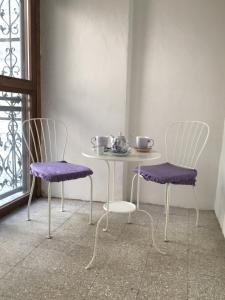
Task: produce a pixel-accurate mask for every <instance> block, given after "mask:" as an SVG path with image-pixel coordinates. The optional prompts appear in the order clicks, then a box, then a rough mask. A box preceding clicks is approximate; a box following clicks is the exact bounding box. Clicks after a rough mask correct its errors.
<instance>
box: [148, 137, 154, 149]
mask: <svg viewBox="0 0 225 300" xmlns="http://www.w3.org/2000/svg"><path fill="white" fill-rule="evenodd" d="M153 146H154V140H153V139H149V140H148V148H151V147H153Z"/></svg>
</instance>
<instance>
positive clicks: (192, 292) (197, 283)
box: [188, 274, 217, 300]
mask: <svg viewBox="0 0 225 300" xmlns="http://www.w3.org/2000/svg"><path fill="white" fill-rule="evenodd" d="M216 282H217V281H216V279H215V278H214V277H211V276H207V275H198V274H195V275H194V276H191V277H189V281H188V299H189V300H217V298H215V286H216Z"/></svg>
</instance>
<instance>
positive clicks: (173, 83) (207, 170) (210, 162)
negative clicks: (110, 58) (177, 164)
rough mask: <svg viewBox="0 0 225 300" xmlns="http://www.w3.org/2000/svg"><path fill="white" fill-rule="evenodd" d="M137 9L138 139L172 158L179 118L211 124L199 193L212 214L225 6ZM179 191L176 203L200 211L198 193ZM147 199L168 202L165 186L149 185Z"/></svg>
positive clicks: (153, 1) (224, 95)
mask: <svg viewBox="0 0 225 300" xmlns="http://www.w3.org/2000/svg"><path fill="white" fill-rule="evenodd" d="M133 11H134V16H133V49H132V56H133V59H132V68H131V69H132V79H131V87H132V92H131V103H130V105H131V107H130V139H131V140H132V139H133V138H134V137H135V136H136V135H149V136H150V137H152V138H154V139H155V148H157V149H158V150H160V151H161V152H162V153H164V132H165V129H166V127H167V125H168V124H169V123H170V122H171V121H174V120H195V119H196V120H204V121H206V122H208V123H209V125H210V128H211V133H210V138H209V143H208V146H207V149H206V151H205V152H204V153H203V156H202V159H201V160H200V163H199V168H198V170H199V179H198V192H199V199H200V206H201V208H208V209H212V208H213V206H214V195H215V189H216V181H217V169H218V159H219V153H220V147H221V137H222V128H223V119H224V112H225V84H224V82H225V59H224V55H225V54H224V53H225V35H224V28H225V1H223V0H214V1H211V0H198V1H196V0H170V1H165V0H141V1H134V10H133ZM163 159H164V157H162V160H163ZM175 189H176V192H175V191H174V192H173V201H172V203H173V204H174V205H178V206H185V207H188V206H192V204H193V202H191V199H192V194H191V192H192V191H191V189H190V188H188V187H186V188H185V187H176V188H175ZM175 189H174V190H175ZM142 200H143V201H145V202H154V203H163V187H162V186H161V185H157V184H151V185H150V184H149V183H147V184H146V183H143V185H142Z"/></svg>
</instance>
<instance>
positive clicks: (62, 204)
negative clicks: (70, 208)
mask: <svg viewBox="0 0 225 300" xmlns="http://www.w3.org/2000/svg"><path fill="white" fill-rule="evenodd" d="M61 197H62V198H61V211H62V212H64V211H65V210H64V182H63V181H62V182H61Z"/></svg>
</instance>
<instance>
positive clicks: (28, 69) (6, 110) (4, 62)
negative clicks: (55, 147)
mask: <svg viewBox="0 0 225 300" xmlns="http://www.w3.org/2000/svg"><path fill="white" fill-rule="evenodd" d="M39 6H40V3H39V1H37V0H1V1H0V208H1V207H5V205H6V204H7V203H11V202H12V201H13V203H14V202H15V200H18V199H20V200H21V201H22V200H25V198H26V197H27V194H28V192H27V191H28V186H29V176H28V174H27V170H28V168H27V163H28V162H27V159H26V157H27V155H26V149H25V146H24V143H23V140H22V128H21V127H22V126H21V125H22V122H23V120H24V119H27V118H30V117H38V116H39V111H40V105H39V103H40V97H39V93H40V86H39V85H40V84H39V82H40V74H39V70H40V66H39V64H40V57H39V53H40V45H39V44H40V43H39V38H40V37H39Z"/></svg>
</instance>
